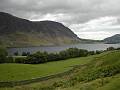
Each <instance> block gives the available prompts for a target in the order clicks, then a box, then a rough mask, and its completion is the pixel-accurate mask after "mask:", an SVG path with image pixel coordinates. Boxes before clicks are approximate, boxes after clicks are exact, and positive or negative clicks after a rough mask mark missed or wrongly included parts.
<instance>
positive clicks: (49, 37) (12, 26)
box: [0, 12, 80, 46]
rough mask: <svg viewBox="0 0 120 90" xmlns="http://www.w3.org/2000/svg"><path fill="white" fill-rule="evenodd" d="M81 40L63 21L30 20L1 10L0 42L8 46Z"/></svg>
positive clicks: (64, 42) (68, 42) (55, 43)
mask: <svg viewBox="0 0 120 90" xmlns="http://www.w3.org/2000/svg"><path fill="white" fill-rule="evenodd" d="M79 41H80V38H78V37H77V35H76V34H74V33H73V32H72V31H71V30H70V29H69V28H68V27H66V26H64V25H63V24H62V23H59V22H55V21H29V20H26V19H21V18H18V17H16V16H13V15H11V14H8V13H4V12H0V43H4V42H5V43H4V44H6V45H8V46H40V45H64V44H70V43H77V42H79Z"/></svg>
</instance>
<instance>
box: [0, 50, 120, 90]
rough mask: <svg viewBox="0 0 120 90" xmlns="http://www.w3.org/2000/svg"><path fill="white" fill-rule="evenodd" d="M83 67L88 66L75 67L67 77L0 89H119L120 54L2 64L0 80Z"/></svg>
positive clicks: (108, 53) (32, 76)
mask: <svg viewBox="0 0 120 90" xmlns="http://www.w3.org/2000/svg"><path fill="white" fill-rule="evenodd" d="M82 64H87V65H85V66H83V67H81V68H76V69H75V70H74V71H73V73H71V74H70V75H65V76H62V77H57V78H53V79H49V80H46V81H41V82H37V83H31V84H28V85H22V86H15V87H13V88H0V90H120V51H110V52H104V53H102V54H99V55H93V56H89V57H81V58H73V59H69V60H65V61H57V62H49V63H45V64H37V65H28V64H27V65H24V64H1V65H0V71H1V72H0V73H1V74H0V80H2V81H7V80H8V81H11V80H24V79H30V78H36V77H42V76H46V75H50V74H55V73H59V72H63V71H65V70H69V69H71V68H72V67H71V66H74V65H82ZM8 71H9V72H8ZM101 76H102V77H101ZM8 77H9V78H8ZM81 78H82V80H81Z"/></svg>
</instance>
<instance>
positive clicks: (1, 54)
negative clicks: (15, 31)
mask: <svg viewBox="0 0 120 90" xmlns="http://www.w3.org/2000/svg"><path fill="white" fill-rule="evenodd" d="M7 55H8V53H7V50H6V49H5V48H3V47H0V63H5V62H6V60H7Z"/></svg>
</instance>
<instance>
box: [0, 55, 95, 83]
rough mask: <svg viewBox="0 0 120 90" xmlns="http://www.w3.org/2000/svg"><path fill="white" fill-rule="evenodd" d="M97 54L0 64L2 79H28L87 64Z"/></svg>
mask: <svg viewBox="0 0 120 90" xmlns="http://www.w3.org/2000/svg"><path fill="white" fill-rule="evenodd" d="M93 57H95V56H89V57H81V58H74V59H69V60H63V61H55V62H48V63H45V64H0V81H14V80H26V79H32V78H37V77H43V76H47V75H51V74H56V73H60V72H64V71H66V70H69V69H71V68H72V66H74V65H79V64H85V63H87V62H89V61H90V60H92V59H93Z"/></svg>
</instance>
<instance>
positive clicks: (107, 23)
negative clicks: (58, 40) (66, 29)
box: [70, 16, 120, 40]
mask: <svg viewBox="0 0 120 90" xmlns="http://www.w3.org/2000/svg"><path fill="white" fill-rule="evenodd" d="M119 19H120V18H119V17H112V16H106V17H100V18H97V19H93V20H90V21H88V22H86V23H82V24H72V25H71V26H70V28H71V30H73V32H75V33H76V34H77V35H78V36H79V37H80V38H86V39H95V40H99V39H101V40H102V39H104V38H106V37H109V36H112V35H114V34H118V33H120V23H119Z"/></svg>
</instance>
